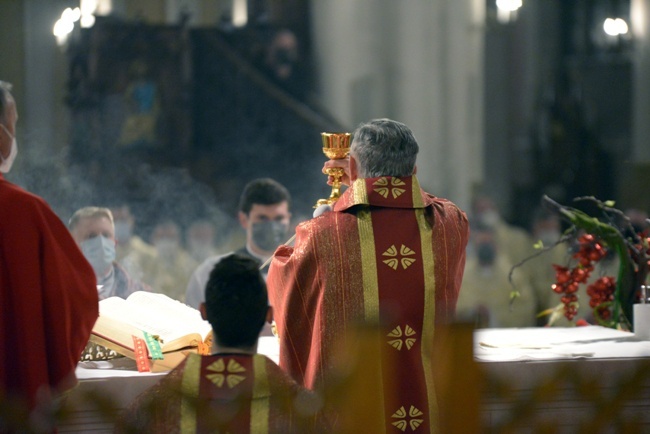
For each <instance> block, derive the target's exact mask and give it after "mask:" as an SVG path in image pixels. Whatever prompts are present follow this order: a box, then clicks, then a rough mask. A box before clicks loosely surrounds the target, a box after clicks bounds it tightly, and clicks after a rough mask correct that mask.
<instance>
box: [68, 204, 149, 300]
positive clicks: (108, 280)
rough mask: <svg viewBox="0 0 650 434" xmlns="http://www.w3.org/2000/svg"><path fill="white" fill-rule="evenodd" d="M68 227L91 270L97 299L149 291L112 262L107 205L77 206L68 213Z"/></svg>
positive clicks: (110, 219)
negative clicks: (95, 278)
mask: <svg viewBox="0 0 650 434" xmlns="http://www.w3.org/2000/svg"><path fill="white" fill-rule="evenodd" d="M68 227H69V229H70V232H71V233H72V237H73V238H74V240H75V241H76V242H77V244H78V245H79V247H80V248H81V251H82V252H83V254H84V256H85V257H86V259H87V260H88V262H90V265H92V267H93V270H94V271H95V276H96V277H97V291H98V292H99V299H100V300H103V299H105V298H107V297H113V296H117V297H122V298H126V297H128V296H129V295H130V294H132V293H133V292H135V291H149V290H150V289H149V287H148V286H147V285H145V284H143V283H142V282H140V281H139V280H133V279H131V277H130V276H129V275H128V273H127V272H126V271H125V270H124V268H122V266H120V265H119V264H118V263H117V262H116V261H115V226H114V223H113V214H112V213H111V211H110V210H109V209H108V208H99V207H94V206H91V207H85V208H81V209H79V210H77V211H76V212H75V213H74V214H73V215H72V217H71V218H70V222H69V224H68Z"/></svg>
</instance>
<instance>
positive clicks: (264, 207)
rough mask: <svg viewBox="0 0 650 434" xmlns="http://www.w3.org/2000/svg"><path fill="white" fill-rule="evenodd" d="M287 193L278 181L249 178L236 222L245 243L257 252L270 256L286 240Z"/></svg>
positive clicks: (289, 217)
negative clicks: (242, 233)
mask: <svg viewBox="0 0 650 434" xmlns="http://www.w3.org/2000/svg"><path fill="white" fill-rule="evenodd" d="M290 206H291V195H290V194H289V191H288V190H287V189H286V188H285V187H284V186H283V185H282V184H280V183H279V182H277V181H275V180H273V179H271V178H259V179H254V180H253V181H251V182H249V183H248V184H247V185H246V187H244V191H243V192H242V195H241V197H240V200H239V223H240V224H241V226H242V227H243V228H244V229H245V230H246V246H247V247H248V249H249V250H250V251H252V252H253V253H255V254H257V255H259V256H271V255H272V254H273V252H274V251H275V249H276V247H278V246H279V245H280V244H282V243H283V242H284V241H286V237H287V231H288V230H289V222H290V220H291V212H289V208H290Z"/></svg>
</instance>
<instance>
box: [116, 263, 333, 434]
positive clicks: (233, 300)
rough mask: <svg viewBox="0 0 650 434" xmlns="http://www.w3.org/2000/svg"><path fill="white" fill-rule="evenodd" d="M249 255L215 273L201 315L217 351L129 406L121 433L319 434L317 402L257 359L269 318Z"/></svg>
mask: <svg viewBox="0 0 650 434" xmlns="http://www.w3.org/2000/svg"><path fill="white" fill-rule="evenodd" d="M258 267H259V265H258V264H257V262H256V261H255V260H253V259H252V258H248V257H245V256H241V255H236V254H233V255H230V256H227V257H225V258H223V259H222V260H221V261H220V262H219V263H218V264H217V265H216V266H215V267H214V268H213V270H212V272H211V273H210V278H209V280H208V284H207V288H206V291H205V292H206V297H205V302H204V303H202V304H201V307H200V311H201V314H202V316H203V318H204V319H206V320H208V321H209V322H210V324H211V325H212V330H213V341H212V354H210V355H208V356H201V355H198V354H190V355H189V356H188V357H187V359H185V360H184V361H183V362H182V363H181V364H180V365H179V366H178V367H177V368H175V369H174V370H173V371H171V372H170V373H169V374H168V375H167V376H166V377H165V378H164V379H162V380H161V381H160V382H159V383H158V384H156V385H155V386H154V387H153V388H151V389H149V390H147V391H146V392H144V393H143V394H142V395H140V396H139V397H138V398H136V400H135V401H134V402H133V403H132V404H131V406H130V407H129V409H128V410H127V412H126V414H125V415H124V418H123V421H122V423H121V424H120V429H121V430H124V431H129V430H130V431H131V432H152V433H153V432H155V433H172V432H173V433H176V432H183V433H194V432H206V433H207V432H209V433H226V432H227V433H232V434H238V433H253V432H264V433H269V434H273V433H277V434H290V433H321V432H327V431H325V429H326V428H327V426H326V425H325V422H324V419H322V418H321V417H320V416H318V415H319V409H320V407H321V405H320V401H319V400H318V398H317V397H316V396H315V395H314V394H313V393H312V392H309V391H307V390H306V389H303V388H301V387H300V386H298V384H296V382H295V381H293V380H292V379H291V377H290V376H289V375H288V374H286V373H285V372H284V371H282V370H281V369H280V367H279V366H277V365H276V364H275V363H274V362H273V361H271V360H270V359H268V358H267V357H265V356H263V355H260V354H256V353H257V340H258V335H259V333H260V330H261V329H262V325H263V324H264V323H265V322H266V321H268V320H269V319H270V317H271V308H270V307H269V306H268V298H267V295H266V285H265V283H264V279H263V278H262V276H261V274H260V272H259V270H258Z"/></svg>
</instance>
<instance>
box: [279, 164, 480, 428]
mask: <svg viewBox="0 0 650 434" xmlns="http://www.w3.org/2000/svg"><path fill="white" fill-rule="evenodd" d="M367 213H369V215H370V220H371V232H370V233H365V232H364V233H362V232H360V229H359V228H360V227H367V226H363V224H361V223H360V220H364V218H363V217H362V216H363V215H364V214H366V215H367ZM366 220H367V218H366ZM296 232H297V236H296V242H295V247H293V248H292V247H288V246H281V247H279V248H278V249H277V251H276V252H275V255H274V259H273V261H272V263H271V267H270V269H269V274H268V279H267V286H268V290H269V297H270V301H271V304H272V306H273V309H274V318H275V321H276V325H277V328H278V333H279V336H280V366H281V367H282V368H283V369H285V370H287V371H288V372H289V373H290V374H291V375H292V376H293V377H294V378H295V379H296V381H298V382H299V383H300V384H303V385H305V386H306V387H308V388H320V387H322V386H323V377H324V376H325V375H326V374H327V372H328V371H330V370H331V369H332V368H333V360H332V353H333V351H334V349H335V348H336V347H338V346H339V345H340V344H341V342H342V341H344V339H345V332H346V330H348V328H349V327H351V326H352V325H354V324H356V323H357V322H358V321H359V320H368V313H367V311H368V308H369V307H368V306H366V305H365V303H366V301H365V300H366V298H364V297H368V294H369V293H368V291H369V288H373V287H374V284H373V283H372V282H376V290H373V291H374V292H373V291H370V292H372V293H373V296H374V297H375V298H376V300H377V303H378V318H377V320H379V321H380V323H381V325H382V326H383V327H384V328H385V332H384V334H383V336H386V338H385V339H386V342H385V343H382V344H381V345H382V346H381V348H382V350H381V351H382V354H383V355H384V356H385V357H382V359H385V360H386V361H388V360H393V359H395V360H396V361H397V363H398V368H399V369H394V368H395V367H394V366H390V365H389V364H388V362H387V363H386V364H384V365H383V382H384V384H385V387H384V396H383V397H382V399H383V402H384V405H385V415H386V417H387V419H386V420H387V425H388V426H390V425H391V424H392V422H393V421H395V420H397V419H396V418H395V416H393V414H394V413H395V412H396V411H397V410H398V409H399V408H400V407H401V406H402V405H404V406H405V410H406V412H407V414H408V412H409V409H410V406H411V405H412V406H413V407H414V408H416V409H419V410H422V411H423V412H424V413H425V415H424V416H418V418H419V419H421V423H423V424H424V425H423V426H422V431H428V430H429V427H428V419H427V417H428V413H429V411H427V410H426V409H427V408H428V406H429V404H430V403H429V400H428V398H427V393H428V392H427V386H426V384H425V381H424V376H425V369H426V367H427V366H430V365H429V364H428V362H427V366H425V362H423V352H422V345H423V343H422V338H421V337H422V336H429V337H431V341H433V340H434V333H433V330H434V324H436V323H438V324H439V323H445V322H448V321H450V320H451V319H452V317H453V314H454V310H455V307H456V301H457V299H458V292H459V290H460V284H461V280H462V275H463V269H464V265H465V247H466V245H467V241H468V236H469V225H468V222H467V218H466V216H465V214H464V213H463V212H462V211H461V210H460V209H459V208H458V207H456V206H455V205H454V204H453V203H451V202H449V201H448V200H445V199H439V198H436V197H433V196H431V195H429V194H427V193H425V192H424V191H422V190H421V189H420V188H419V184H418V183H417V179H416V178H415V177H408V178H399V179H398V178H391V177H383V178H372V179H361V180H357V181H355V183H354V184H353V186H352V187H351V188H349V189H348V190H347V191H346V192H345V193H344V194H343V195H342V196H341V198H340V199H339V201H338V202H337V203H336V205H335V207H334V210H333V212H328V213H325V214H323V215H321V216H320V217H317V218H315V219H312V220H309V221H307V222H305V223H302V224H300V225H299V226H298V228H297V231H296ZM368 239H370V240H371V241H372V243H368V241H367V240H368ZM429 239H430V241H427V240H429ZM422 240H425V241H424V242H423V241H422ZM428 242H430V243H431V245H430V246H429V244H427V243H428ZM423 245H424V246H425V247H424V248H423ZM369 246H370V247H369ZM373 247H374V249H373V250H372V251H370V250H369V249H372V248H373ZM423 249H424V250H423ZM369 251H370V256H369V257H370V261H372V263H370V264H369V263H368V262H367V261H368V259H367V258H368V256H366V261H365V262H364V260H363V259H362V253H364V252H365V254H366V255H367V254H368V252H369ZM373 267H374V269H375V270H374V271H373ZM364 275H365V277H364ZM431 275H433V276H434V277H435V286H434V287H431V288H430V290H431V291H432V292H434V294H429V296H430V297H426V299H427V300H429V304H428V305H427V307H425V296H426V295H427V294H425V281H428V282H432V281H433V280H432V279H431ZM364 278H365V279H368V281H367V282H366V281H364ZM369 282H371V283H369ZM429 285H431V284H429ZM364 291H365V293H364ZM364 294H365V295H364ZM371 299H372V297H371V298H369V300H371ZM431 300H434V301H435V303H434V304H432V303H431ZM427 308H430V311H428V312H427V311H426V309H427ZM425 318H430V319H431V323H427V322H425V321H426V319H425ZM398 326H399V328H398ZM406 326H408V333H409V334H406ZM389 333H393V334H395V337H393V338H391V337H389V335H388V334H389ZM423 333H424V335H423ZM397 335H399V336H397ZM411 337H412V338H413V339H410V338H411ZM407 338H408V348H407V346H406V343H407ZM431 341H427V342H426V343H425V344H426V345H427V348H430V349H431V348H432V347H433V342H431ZM390 342H392V343H393V344H395V345H396V346H399V348H400V349H399V350H397V348H396V347H392V346H391V344H390ZM429 353H432V351H428V352H427V354H426V355H425V357H424V359H425V360H428V361H429V360H430V359H431V357H432V354H429ZM394 385H399V386H398V387H396V386H394ZM431 405H432V406H433V404H431ZM409 417H410V416H409ZM392 428H394V427H392Z"/></svg>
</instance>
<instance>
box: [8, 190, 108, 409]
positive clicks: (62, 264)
mask: <svg viewBox="0 0 650 434" xmlns="http://www.w3.org/2000/svg"><path fill="white" fill-rule="evenodd" d="M98 309H99V306H98V295H97V287H96V278H95V274H94V272H93V270H92V267H91V266H90V265H89V264H88V262H87V261H86V259H85V258H84V256H83V254H82V253H81V251H80V250H79V248H78V247H77V245H76V243H75V242H74V240H73V239H72V237H71V235H70V233H69V231H68V229H67V228H66V227H65V225H64V224H63V222H62V221H61V220H60V219H59V218H58V217H57V216H56V215H55V214H54V212H53V211H52V210H51V208H50V207H49V206H48V205H47V204H46V203H45V201H43V200H42V199H41V198H39V197H38V196H35V195H33V194H31V193H28V192H26V191H24V190H22V189H20V188H19V187H17V186H15V185H13V184H10V183H9V182H7V181H5V180H4V179H2V178H1V177H0V311H1V314H0V351H1V353H2V357H1V358H0V393H3V394H5V395H6V396H9V397H12V398H18V399H23V400H25V402H27V403H28V405H29V406H33V405H34V404H35V396H36V393H37V391H38V390H39V389H41V388H43V390H44V391H47V390H48V389H50V388H51V389H52V390H53V391H54V392H55V393H56V392H61V391H63V390H66V389H68V388H70V387H72V386H74V384H75V383H76V379H75V377H74V369H75V367H76V365H77V361H78V360H79V356H80V354H81V352H82V350H83V348H84V346H85V345H86V343H87V342H88V337H89V336H90V332H91V330H92V327H93V325H94V323H95V320H96V319H97V316H98Z"/></svg>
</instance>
